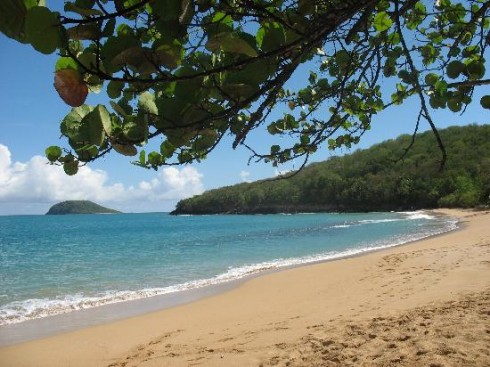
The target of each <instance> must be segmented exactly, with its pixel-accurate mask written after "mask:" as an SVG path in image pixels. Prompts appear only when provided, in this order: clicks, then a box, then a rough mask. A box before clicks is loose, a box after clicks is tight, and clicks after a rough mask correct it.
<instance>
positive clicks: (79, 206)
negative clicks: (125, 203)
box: [46, 200, 121, 215]
mask: <svg viewBox="0 0 490 367" xmlns="http://www.w3.org/2000/svg"><path fill="white" fill-rule="evenodd" d="M117 213H121V212H119V211H117V210H114V209H109V208H105V207H103V206H101V205H99V204H96V203H93V202H91V201H88V200H67V201H63V202H61V203H58V204H55V205H53V206H52V207H51V208H49V210H48V212H47V213H46V215H61V214H117Z"/></svg>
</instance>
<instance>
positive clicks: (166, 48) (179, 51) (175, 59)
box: [152, 37, 184, 69]
mask: <svg viewBox="0 0 490 367" xmlns="http://www.w3.org/2000/svg"><path fill="white" fill-rule="evenodd" d="M152 49H153V52H154V56H155V62H156V63H157V64H158V65H164V66H166V67H167V68H169V69H174V68H176V67H177V66H179V65H180V64H182V58H183V57H184V48H183V47H182V43H181V42H180V41H179V40H177V39H174V38H170V37H161V38H160V39H159V40H157V41H156V42H155V43H154V44H153V46H152Z"/></svg>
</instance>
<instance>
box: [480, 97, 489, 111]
mask: <svg viewBox="0 0 490 367" xmlns="http://www.w3.org/2000/svg"><path fill="white" fill-rule="evenodd" d="M480 104H481V106H482V107H483V108H486V109H489V110H490V95H488V96H483V97H481V99H480Z"/></svg>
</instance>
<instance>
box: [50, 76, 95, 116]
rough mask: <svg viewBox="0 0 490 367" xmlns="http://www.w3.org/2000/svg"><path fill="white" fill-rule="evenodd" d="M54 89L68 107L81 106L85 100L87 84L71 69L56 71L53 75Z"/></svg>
mask: <svg viewBox="0 0 490 367" xmlns="http://www.w3.org/2000/svg"><path fill="white" fill-rule="evenodd" d="M54 87H55V89H56V91H57V92H58V94H59V95H60V97H61V99H62V100H63V101H64V102H65V103H66V104H67V105H69V106H72V107H78V106H81V105H82V104H84V103H85V100H86V99H87V94H88V87H87V84H85V83H84V81H83V80H82V77H81V75H80V73H79V72H78V71H77V70H74V69H71V68H67V69H61V70H57V71H56V72H55V74H54Z"/></svg>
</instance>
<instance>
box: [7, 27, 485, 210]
mask: <svg viewBox="0 0 490 367" xmlns="http://www.w3.org/2000/svg"><path fill="white" fill-rule="evenodd" d="M0 50H1V53H2V57H1V58H0V70H2V76H1V78H0V101H1V113H0V215H6V214H42V213H45V212H46V211H47V209H48V208H49V206H50V205H52V204H54V203H55V202H58V201H61V200H66V199H88V200H94V201H97V202H98V203H101V204H106V205H110V206H112V207H114V208H117V209H120V210H123V211H127V212H143V211H169V210H172V209H173V207H174V206H175V203H176V202H177V201H178V200H179V199H181V198H183V197H187V196H192V195H194V194H198V193H200V192H202V191H203V190H207V189H212V188H216V187H220V186H225V185H232V184H235V183H239V182H242V181H244V180H249V181H250V180H252V181H253V180H257V179H262V178H266V177H272V176H274V175H275V174H276V173H277V170H276V169H275V168H273V167H272V166H271V165H268V164H263V163H259V164H257V163H251V164H250V165H247V162H248V158H249V152H248V151H247V150H246V149H244V148H239V149H237V150H233V149H232V148H231V143H232V141H231V139H228V140H225V141H224V142H223V143H222V145H221V146H220V147H219V148H217V149H216V150H215V151H214V152H213V153H212V154H211V155H210V157H209V158H208V159H207V160H206V161H204V162H202V163H200V164H193V165H191V166H186V167H178V168H163V169H161V170H159V171H158V172H155V171H153V170H145V169H142V168H138V167H136V166H133V165H131V164H130V163H129V162H130V161H131V159H130V158H127V157H122V156H120V155H116V154H113V155H111V156H110V157H107V158H103V159H101V160H99V161H98V162H94V163H92V164H90V165H89V166H88V167H85V168H84V169H83V170H82V171H81V172H80V173H79V174H78V175H77V176H74V177H67V176H66V175H64V173H63V172H62V169H61V168H60V167H55V166H49V165H47V164H46V162H47V161H46V160H45V159H44V158H43V157H44V150H45V148H46V147H47V146H49V145H57V144H59V145H65V143H64V141H60V139H59V136H60V134H59V122H60V120H61V119H62V118H63V117H64V116H65V115H66V113H68V112H69V109H70V108H69V107H68V106H67V105H65V104H64V103H63V101H62V100H61V99H60V98H59V96H58V94H57V93H56V91H55V89H54V87H53V77H54V64H55V62H56V59H57V56H56V55H55V54H53V55H49V56H46V55H42V54H40V53H38V52H36V51H35V50H34V49H32V47H31V46H30V45H22V44H20V43H17V42H15V41H13V40H11V39H9V38H7V37H5V36H4V35H3V34H0ZM301 78H302V75H299V76H297V77H296V79H295V80H300V79H301ZM293 84H294V82H293ZM478 100H479V99H476V98H475V103H474V104H473V106H472V107H471V108H469V109H468V111H467V112H466V113H465V114H464V115H463V116H460V115H459V114H453V113H450V112H444V111H443V112H440V111H439V112H437V113H435V115H434V117H435V120H436V123H437V125H438V127H440V128H443V127H446V126H449V125H465V124H469V123H488V118H486V120H484V119H485V116H486V115H488V114H486V113H485V112H484V111H483V110H482V108H481V107H480V106H479V103H478ZM104 101H106V99H105V98H104V92H102V93H101V94H100V95H94V94H90V95H89V98H88V99H87V102H86V103H88V104H97V103H104ZM414 102H415V101H411V102H410V103H408V104H407V105H405V106H403V107H396V108H393V109H391V110H388V111H386V112H383V113H382V114H380V115H378V116H377V117H376V118H375V121H374V123H373V126H372V129H371V131H369V132H368V133H367V134H366V135H365V136H364V139H363V140H362V142H361V143H360V144H359V145H358V146H356V147H354V149H357V148H366V147H369V146H371V145H372V144H374V143H377V142H381V141H383V140H386V139H388V138H393V137H396V136H398V135H400V134H403V133H411V132H412V131H413V129H414V126H415V120H416V115H417V112H418V106H417V105H416V104H415V103H414ZM280 112H281V111H277V114H279V113H280ZM427 129H428V126H427V125H422V126H421V131H423V130H427ZM248 143H251V145H253V146H254V147H258V148H262V151H266V150H267V147H268V146H270V145H271V144H273V143H272V141H271V139H270V137H268V136H267V134H266V133H264V132H259V133H255V134H254V135H253V136H252V137H251V138H250V140H248ZM344 153H348V151H345V150H342V151H336V152H333V153H332V152H330V151H328V150H327V149H326V147H322V149H320V150H319V152H318V153H316V154H315V155H314V156H313V159H312V161H321V160H325V159H327V158H328V157H329V156H331V155H332V154H335V155H340V154H344ZM294 164H296V165H299V164H300V162H296V163H294V162H292V163H288V164H286V165H284V166H283V167H280V169H281V170H289V169H292V168H293V167H294Z"/></svg>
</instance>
